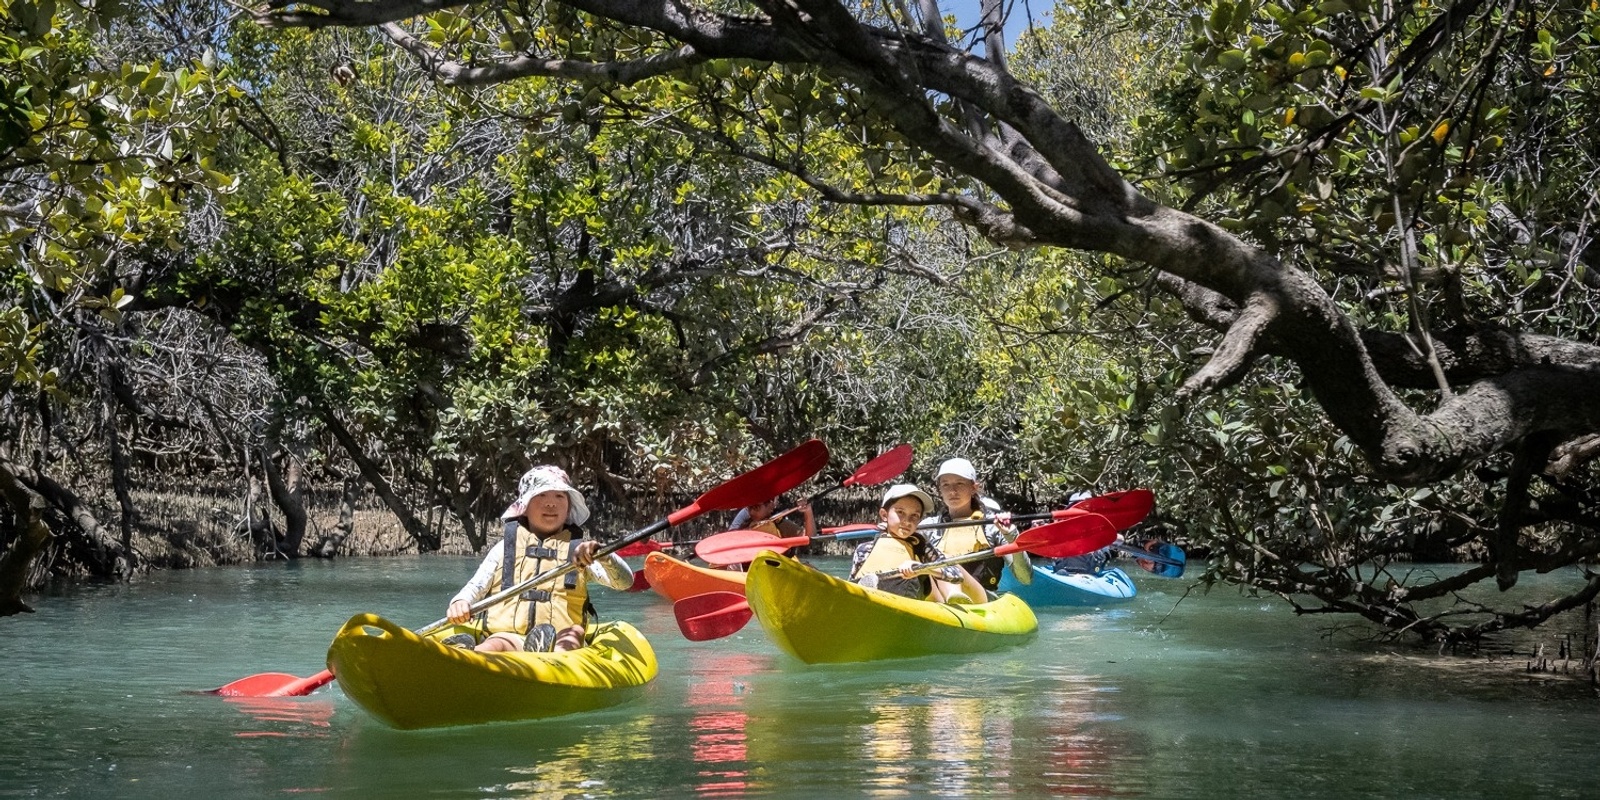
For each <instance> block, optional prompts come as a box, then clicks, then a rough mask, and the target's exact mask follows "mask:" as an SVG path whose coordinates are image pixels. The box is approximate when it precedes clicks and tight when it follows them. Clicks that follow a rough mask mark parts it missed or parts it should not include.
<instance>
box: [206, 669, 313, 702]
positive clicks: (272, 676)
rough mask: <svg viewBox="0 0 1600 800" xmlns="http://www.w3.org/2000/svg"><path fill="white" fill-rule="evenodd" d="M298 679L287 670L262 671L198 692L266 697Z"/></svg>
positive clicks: (297, 676)
mask: <svg viewBox="0 0 1600 800" xmlns="http://www.w3.org/2000/svg"><path fill="white" fill-rule="evenodd" d="M298 680H300V676H299V675H290V674H289V673H287V672H262V673H258V674H255V675H247V676H245V677H243V678H240V679H239V680H236V681H233V682H231V683H224V684H223V685H221V686H218V687H217V688H215V689H206V690H205V691H202V692H200V694H219V695H222V696H223V697H267V696H269V695H270V694H271V693H272V691H273V690H275V689H278V688H280V687H283V686H288V685H289V684H291V683H294V682H296V681H298Z"/></svg>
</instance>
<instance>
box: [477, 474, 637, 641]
mask: <svg viewBox="0 0 1600 800" xmlns="http://www.w3.org/2000/svg"><path fill="white" fill-rule="evenodd" d="M501 519H502V521H503V522H504V523H505V538H503V539H501V541H500V542H499V544H497V545H494V546H491V547H490V549H489V554H488V555H487V556H485V557H484V559H483V563H482V564H479V565H478V571H477V572H476V573H475V574H473V576H472V580H470V581H467V585H466V586H463V587H461V591H459V592H456V595H455V597H452V598H451V599H450V606H449V608H448V610H447V612H446V616H447V617H449V619H450V621H451V622H454V623H457V624H460V623H464V622H466V621H467V620H468V619H470V618H471V607H472V604H473V603H474V602H476V601H477V600H479V599H481V598H484V597H487V596H489V595H490V594H491V593H493V592H497V591H501V590H504V589H507V588H510V587H511V586H514V585H516V584H518V583H521V582H522V581H525V580H527V579H529V578H532V577H534V576H536V575H540V574H542V573H545V572H548V571H550V570H552V569H555V568H556V567H559V566H561V565H562V564H565V563H567V562H568V561H575V562H577V563H578V565H579V566H581V567H584V568H585V569H579V570H575V571H573V572H569V573H567V574H566V575H565V576H564V577H562V578H558V579H556V581H555V582H553V583H549V584H545V585H542V586H535V587H533V588H531V589H529V590H528V591H526V592H523V593H522V594H520V595H517V596H516V597H515V598H512V599H509V600H507V601H505V602H503V603H500V604H498V605H495V606H491V607H490V608H488V609H485V610H484V611H483V612H482V616H483V622H482V625H483V630H484V632H485V633H486V634H487V636H486V637H485V638H484V639H483V640H482V641H481V642H480V641H477V638H476V637H473V636H469V635H467V634H457V635H456V636H452V637H450V638H449V639H447V640H446V641H447V642H449V643H451V644H455V645H458V646H464V647H474V648H475V649H477V650H480V651H485V652H490V651H508V650H535V651H549V650H575V649H577V648H579V647H582V646H583V644H584V633H585V630H586V628H587V626H588V624H589V622H590V621H591V620H593V619H594V618H595V616H596V615H595V612H594V606H593V605H592V604H591V603H590V602H589V587H588V584H589V581H590V579H591V578H592V579H594V580H597V581H599V582H600V583H601V584H602V585H605V586H608V587H610V588H612V589H619V590H620V589H627V588H628V587H629V586H631V585H632V584H633V570H632V569H630V568H629V567H628V564H627V562H625V561H623V560H622V557H621V556H618V555H617V554H615V553H612V554H611V555H609V556H608V557H606V558H604V559H601V560H599V561H596V560H595V557H594V555H595V552H596V551H597V550H599V549H600V543H599V542H596V541H595V540H593V539H586V538H584V534H583V528H582V527H581V526H582V525H583V523H585V522H587V521H588V520H589V506H588V504H587V503H585V502H584V500H583V493H582V492H579V491H578V490H577V489H576V488H574V487H573V485H572V481H571V479H570V478H568V477H567V473H566V471H565V470H563V469H561V468H560V467H557V466H555V465H552V464H546V465H543V466H538V467H534V468H533V469H530V470H528V471H527V472H525V473H523V475H522V479H521V480H519V481H518V482H517V497H516V499H515V500H513V501H512V503H511V505H509V506H507V507H506V510H505V512H504V513H502V514H501ZM507 565H509V567H507Z"/></svg>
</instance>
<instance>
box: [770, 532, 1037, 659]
mask: <svg viewBox="0 0 1600 800" xmlns="http://www.w3.org/2000/svg"><path fill="white" fill-rule="evenodd" d="M749 576H750V577H749V580H748V581H746V583H745V597H746V598H748V599H749V601H750V608H751V609H752V610H753V611H754V612H755V616H756V619H759V620H761V627H763V628H765V629H766V630H767V635H768V636H770V637H772V640H773V641H774V642H777V644H778V646H779V647H781V648H783V649H784V650H785V651H786V652H788V653H789V654H790V655H792V656H794V657H795V658H798V659H800V660H801V661H804V662H806V663H807V664H824V663H843V662H853V661H877V660H881V659H890V658H915V657H917V656H927V655H935V654H940V653H978V652H983V651H987V650H996V649H999V648H1002V647H1009V646H1011V645H1016V644H1021V643H1022V642H1026V641H1028V640H1029V639H1030V638H1032V637H1033V634H1034V632H1035V631H1037V630H1038V629H1039V620H1038V619H1037V618H1036V617H1034V615H1033V610H1032V609H1030V608H1028V604H1027V603H1025V602H1023V601H1022V600H1020V599H1018V598H1017V597H1015V596H1013V595H1002V596H1001V597H1000V599H998V600H995V601H993V602H989V603H981V604H972V605H947V604H945V603H931V602H928V601H926V600H912V599H910V598H906V597H901V596H899V595H894V594H890V593H888V592H883V591H879V590H877V589H868V588H866V587H864V586H859V585H857V584H854V583H851V582H849V581H846V580H841V579H839V578H835V577H833V576H831V575H826V574H824V573H821V572H818V571H817V570H815V569H812V568H811V567H808V566H806V565H804V564H802V563H800V562H799V561H796V560H794V559H792V558H789V557H787V556H781V555H778V554H776V553H763V554H762V555H761V556H759V557H758V558H756V560H755V561H752V562H750V570H749Z"/></svg>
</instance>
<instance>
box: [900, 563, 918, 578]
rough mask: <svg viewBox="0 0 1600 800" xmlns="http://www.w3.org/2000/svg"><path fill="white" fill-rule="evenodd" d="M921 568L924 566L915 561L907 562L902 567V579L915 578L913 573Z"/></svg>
mask: <svg viewBox="0 0 1600 800" xmlns="http://www.w3.org/2000/svg"><path fill="white" fill-rule="evenodd" d="M920 566H922V565H921V564H918V563H917V562H915V561H907V562H906V563H904V564H901V565H900V577H902V578H911V577H915V576H914V575H913V574H912V573H913V572H915V571H916V569H917V567H920Z"/></svg>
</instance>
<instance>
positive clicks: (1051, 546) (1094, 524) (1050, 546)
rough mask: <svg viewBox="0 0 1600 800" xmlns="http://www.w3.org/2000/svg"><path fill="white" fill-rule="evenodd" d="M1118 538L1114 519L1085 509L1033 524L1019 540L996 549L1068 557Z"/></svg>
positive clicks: (1099, 546)
mask: <svg viewBox="0 0 1600 800" xmlns="http://www.w3.org/2000/svg"><path fill="white" fill-rule="evenodd" d="M1116 540H1117V529H1116V528H1114V527H1112V525H1111V521H1110V520H1108V519H1106V518H1105V517H1103V516H1101V515H1099V514H1093V513H1090V512H1087V511H1085V512H1082V513H1080V514H1074V515H1072V516H1069V517H1067V518H1065V519H1062V520H1060V521H1059V522H1052V523H1049V524H1048V525H1040V526H1039V527H1037V528H1029V529H1028V530H1025V531H1023V532H1022V535H1021V536H1018V537H1017V540H1016V541H1015V542H1012V543H1011V544H1009V545H1001V546H1000V547H997V548H995V553H996V555H1004V553H1002V552H1000V551H1002V550H1004V551H1005V552H1007V553H1014V552H1016V551H1017V550H1026V551H1028V552H1029V553H1032V554H1034V555H1036V556H1042V557H1044V558H1067V557H1069V556H1081V555H1083V554H1084V553H1092V552H1094V551H1096V550H1099V549H1101V548H1103V547H1110V546H1111V543H1112V542H1115V541H1116ZM1008 548H1010V549H1008Z"/></svg>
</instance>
